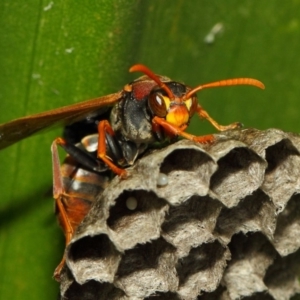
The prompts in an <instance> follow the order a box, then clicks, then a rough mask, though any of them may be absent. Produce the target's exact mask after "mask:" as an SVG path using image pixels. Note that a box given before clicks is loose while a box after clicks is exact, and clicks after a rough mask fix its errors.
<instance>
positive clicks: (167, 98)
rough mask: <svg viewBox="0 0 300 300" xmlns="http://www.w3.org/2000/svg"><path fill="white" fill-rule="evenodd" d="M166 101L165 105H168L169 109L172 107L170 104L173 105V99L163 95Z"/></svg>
mask: <svg viewBox="0 0 300 300" xmlns="http://www.w3.org/2000/svg"><path fill="white" fill-rule="evenodd" d="M162 98H163V100H164V102H165V105H166V109H167V111H168V110H169V109H170V105H171V100H170V98H169V97H167V96H162Z"/></svg>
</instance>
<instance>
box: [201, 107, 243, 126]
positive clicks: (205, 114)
mask: <svg viewBox="0 0 300 300" xmlns="http://www.w3.org/2000/svg"><path fill="white" fill-rule="evenodd" d="M196 112H197V114H198V116H199V117H200V118H203V119H206V120H207V121H208V122H210V123H211V124H212V125H213V126H214V127H215V128H216V129H217V130H219V131H225V130H229V129H236V128H241V127H242V126H243V125H242V124H241V123H239V122H235V123H232V124H229V125H227V126H223V125H220V124H218V123H217V122H216V121H215V120H214V119H213V118H212V117H211V116H210V115H209V114H208V113H207V111H206V110H204V109H203V108H202V107H201V106H200V105H199V104H198V106H197V110H196Z"/></svg>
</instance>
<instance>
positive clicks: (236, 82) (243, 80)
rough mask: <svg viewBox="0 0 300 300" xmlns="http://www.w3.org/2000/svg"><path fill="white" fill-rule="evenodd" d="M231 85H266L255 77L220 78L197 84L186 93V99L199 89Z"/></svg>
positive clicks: (262, 87)
mask: <svg viewBox="0 0 300 300" xmlns="http://www.w3.org/2000/svg"><path fill="white" fill-rule="evenodd" d="M231 85H253V86H256V87H258V88H260V89H264V88H265V85H264V84H263V83H262V82H261V81H259V80H257V79H253V78H233V79H225V80H220V81H216V82H211V83H207V84H202V85H199V86H196V87H195V88H193V89H192V90H191V91H189V92H188V93H187V94H186V95H185V99H188V98H190V97H191V96H192V95H194V94H195V93H197V92H198V91H200V90H203V89H206V88H212V87H220V86H231Z"/></svg>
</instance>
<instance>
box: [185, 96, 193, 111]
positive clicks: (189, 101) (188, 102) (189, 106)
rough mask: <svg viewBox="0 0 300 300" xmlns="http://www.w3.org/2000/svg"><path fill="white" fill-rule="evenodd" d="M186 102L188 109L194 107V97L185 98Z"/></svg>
mask: <svg viewBox="0 0 300 300" xmlns="http://www.w3.org/2000/svg"><path fill="white" fill-rule="evenodd" d="M184 103H185V105H186V108H187V109H188V111H190V110H191V107H192V104H193V100H192V98H189V99H187V100H185V101H184Z"/></svg>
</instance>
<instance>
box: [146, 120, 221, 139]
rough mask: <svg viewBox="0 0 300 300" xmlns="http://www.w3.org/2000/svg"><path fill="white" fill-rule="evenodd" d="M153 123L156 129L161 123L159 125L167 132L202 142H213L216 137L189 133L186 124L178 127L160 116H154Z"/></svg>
mask: <svg viewBox="0 0 300 300" xmlns="http://www.w3.org/2000/svg"><path fill="white" fill-rule="evenodd" d="M152 123H153V128H154V130H155V128H157V126H158V125H159V126H161V127H163V128H164V130H165V131H166V133H167V134H169V135H173V136H174V135H180V136H182V137H184V138H186V139H188V140H191V141H196V142H198V143H202V144H206V143H212V142H213V141H214V139H215V138H214V136H213V135H212V134H209V135H203V136H195V135H192V134H189V133H187V132H185V131H184V129H185V128H186V126H185V127H183V128H179V127H176V126H174V125H172V124H170V123H168V122H167V121H166V120H164V119H162V118H159V117H154V118H153V119H152Z"/></svg>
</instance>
